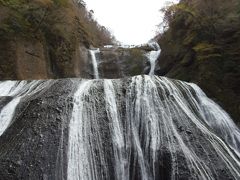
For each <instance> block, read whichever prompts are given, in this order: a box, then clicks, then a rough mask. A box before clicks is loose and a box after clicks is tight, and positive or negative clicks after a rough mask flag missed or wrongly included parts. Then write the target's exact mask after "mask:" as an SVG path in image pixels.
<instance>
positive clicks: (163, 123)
mask: <svg viewBox="0 0 240 180" xmlns="http://www.w3.org/2000/svg"><path fill="white" fill-rule="evenodd" d="M123 87H126V90H125V92H126V93H123V94H122V92H123V90H122V88H123ZM213 114H214V115H213ZM223 115H224V116H223ZM220 117H222V118H220ZM211 123H213V124H214V126H213V125H211ZM212 127H213V128H212ZM215 129H221V130H222V131H216V132H215ZM231 130H232V131H231ZM220 137H221V138H222V139H221V138H220ZM236 139H238V140H237V142H238V141H239V130H238V128H237V127H236V126H235V125H234V123H233V122H232V120H231V119H230V118H229V116H228V115H226V112H225V111H224V110H222V109H221V108H219V106H218V105H217V104H215V103H213V102H212V101H211V100H210V99H209V98H207V97H206V96H205V95H204V94H203V93H202V92H201V90H200V89H199V88H198V87H197V86H196V85H193V84H188V83H184V82H181V81H173V80H170V79H167V78H163V77H161V78H159V77H156V76H136V77H133V78H131V80H130V81H127V82H123V81H122V80H98V81H97V80H87V81H82V82H81V83H80V84H79V87H78V90H77V91H76V93H75V95H74V106H73V113H72V118H71V120H70V126H69V149H68V178H67V179H68V180H82V179H88V180H100V179H119V180H126V179H158V178H159V177H160V175H161V173H162V171H161V170H160V169H161V168H163V169H164V168H165V167H167V170H166V172H168V173H169V174H168V176H166V177H165V176H163V177H162V178H163V179H164V178H167V177H168V178H169V177H171V179H173V180H174V179H178V178H179V177H181V176H182V174H184V173H188V175H187V176H185V177H191V179H203V180H204V179H221V178H224V177H223V175H221V174H220V171H219V167H224V171H226V172H228V173H229V174H231V177H232V178H234V179H240V162H239V159H238V157H237V154H235V153H234V152H233V151H232V150H231V149H230V148H229V146H230V147H232V148H234V150H235V151H236V152H239V147H238V146H237V144H238V143H237V142H236ZM228 145H229V146H228ZM165 159H168V160H167V161H166V162H165ZM164 162H165V164H163V165H161V163H164ZM224 171H223V172H224ZM159 174H160V175H159ZM163 175H164V173H163Z"/></svg>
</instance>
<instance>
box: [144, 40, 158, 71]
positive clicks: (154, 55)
mask: <svg viewBox="0 0 240 180" xmlns="http://www.w3.org/2000/svg"><path fill="white" fill-rule="evenodd" d="M148 45H149V46H150V47H152V48H153V49H154V50H152V51H150V52H149V53H148V54H147V56H148V59H149V62H150V66H151V69H150V72H149V75H151V76H152V75H154V71H155V66H156V60H157V59H158V57H159V55H160V53H161V49H160V46H159V45H158V43H156V42H152V43H149V44H148Z"/></svg>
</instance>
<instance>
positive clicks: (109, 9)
mask: <svg viewBox="0 0 240 180" xmlns="http://www.w3.org/2000/svg"><path fill="white" fill-rule="evenodd" d="M84 1H85V2H86V4H87V8H88V10H93V11H94V17H95V19H96V20H97V21H98V22H99V24H101V25H103V26H105V27H107V28H108V29H109V30H110V32H112V33H113V35H114V36H115V37H116V39H117V40H118V41H120V42H121V43H122V44H128V45H139V44H143V43H146V42H148V41H149V40H150V39H151V38H153V37H154V36H155V34H156V31H157V25H158V24H160V23H161V22H162V18H163V15H162V14H161V12H160V11H159V10H160V9H161V8H162V7H164V5H166V3H167V2H177V1H178V0H147V1H145V0H84Z"/></svg>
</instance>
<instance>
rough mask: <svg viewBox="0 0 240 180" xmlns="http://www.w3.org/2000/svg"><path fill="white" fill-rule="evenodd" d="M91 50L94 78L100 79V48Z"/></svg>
mask: <svg viewBox="0 0 240 180" xmlns="http://www.w3.org/2000/svg"><path fill="white" fill-rule="evenodd" d="M89 52H90V55H91V59H92V65H93V73H94V79H99V72H98V62H97V58H96V54H97V53H99V52H100V50H99V49H96V50H89Z"/></svg>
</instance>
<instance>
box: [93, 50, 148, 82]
mask: <svg viewBox="0 0 240 180" xmlns="http://www.w3.org/2000/svg"><path fill="white" fill-rule="evenodd" d="M147 52H148V51H146V50H143V49H141V48H138V47H134V48H121V47H112V48H100V53H99V54H97V59H98V64H99V65H98V69H99V73H100V77H101V78H108V79H114V78H122V77H130V76H135V75H139V74H145V73H146V72H147V69H146V67H147V66H148V65H149V64H148V62H149V60H148V58H147V56H146V53H147Z"/></svg>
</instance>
